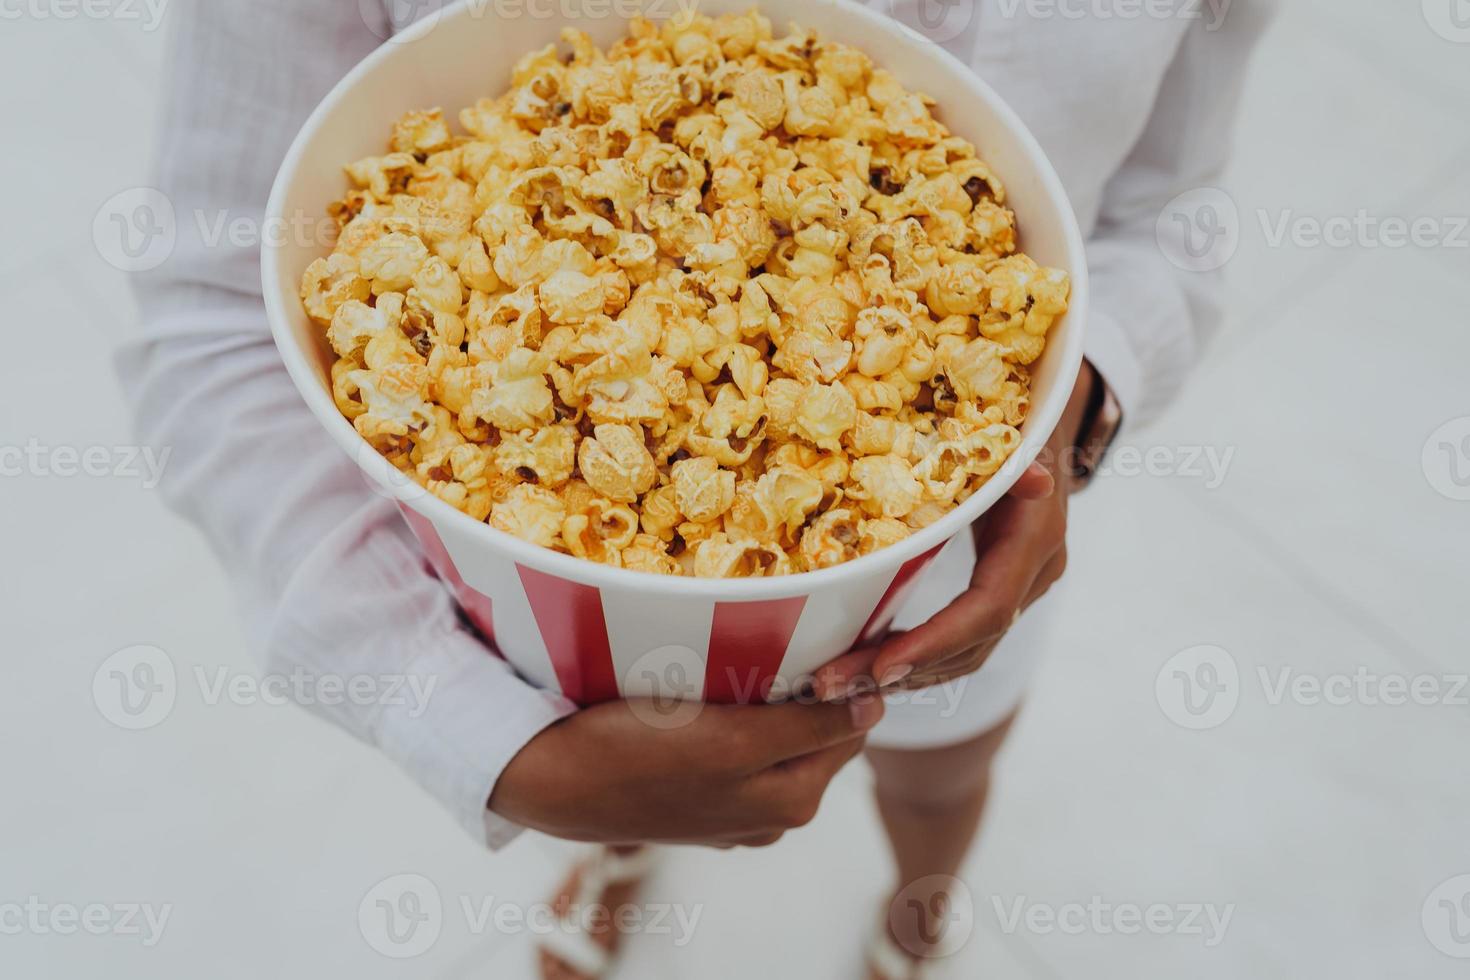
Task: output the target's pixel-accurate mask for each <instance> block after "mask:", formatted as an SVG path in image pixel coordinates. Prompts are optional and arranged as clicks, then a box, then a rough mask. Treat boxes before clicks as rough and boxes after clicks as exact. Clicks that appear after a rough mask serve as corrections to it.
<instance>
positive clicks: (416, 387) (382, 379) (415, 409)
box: [352, 363, 430, 432]
mask: <svg viewBox="0 0 1470 980" xmlns="http://www.w3.org/2000/svg"><path fill="white" fill-rule="evenodd" d="M352 381H353V383H354V384H356V385H357V388H358V392H359V395H360V397H361V398H362V403H363V404H364V405H366V406H367V412H366V413H365V414H366V415H367V416H370V417H371V420H372V421H373V422H374V423H379V424H382V425H383V426H384V431H392V432H407V431H408V428H409V427H410V426H417V425H421V424H422V423H424V422H427V421H428V420H429V417H430V416H429V406H428V403H427V399H428V396H429V369H428V367H427V366H425V365H423V364H412V363H397V364H390V365H388V366H387V367H384V368H382V369H380V370H377V371H358V372H357V373H356V374H355V375H354V376H353V379H352ZM359 421H360V419H359Z"/></svg>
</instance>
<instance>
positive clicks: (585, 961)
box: [537, 847, 661, 977]
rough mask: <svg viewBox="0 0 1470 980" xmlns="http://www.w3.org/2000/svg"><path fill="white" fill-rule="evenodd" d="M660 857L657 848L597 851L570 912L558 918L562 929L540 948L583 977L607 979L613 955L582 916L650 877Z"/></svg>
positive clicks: (580, 878) (543, 938)
mask: <svg viewBox="0 0 1470 980" xmlns="http://www.w3.org/2000/svg"><path fill="white" fill-rule="evenodd" d="M660 857H661V854H660V852H659V851H658V850H657V849H656V848H653V847H640V848H638V849H637V850H636V851H630V852H628V853H625V854H619V853H618V852H617V851H614V850H613V849H612V848H610V847H599V848H597V850H596V851H594V852H593V853H592V854H590V855H588V857H587V858H586V860H584V861H583V862H582V865H581V867H580V868H579V870H578V874H577V889H576V891H575V892H574V893H573V894H572V896H571V902H570V903H569V905H568V909H567V911H566V912H565V913H563V914H562V915H560V916H558V917H557V926H558V927H559V928H557V929H556V930H555V931H554V932H550V933H548V934H547V935H545V936H541V937H540V938H539V940H538V942H537V945H538V946H540V947H541V949H543V950H545V951H546V952H548V953H550V954H551V955H552V956H553V957H555V958H556V959H558V960H560V961H561V962H563V963H565V964H566V965H567V966H569V967H571V968H572V969H573V970H575V971H576V972H577V973H580V974H582V975H583V976H588V977H601V976H603V975H604V974H605V973H607V971H608V968H609V967H610V966H611V965H612V960H613V954H612V953H611V952H610V951H609V950H608V949H607V948H605V947H604V946H603V945H602V944H601V943H599V942H598V941H597V940H595V939H593V938H592V935H591V933H589V932H588V931H587V930H586V929H585V928H584V927H583V923H582V922H581V921H579V916H583V915H585V914H586V912H587V909H588V908H589V907H591V906H592V905H594V904H598V903H600V902H601V901H602V896H603V893H604V892H606V891H607V890H608V888H610V887H612V886H614V885H626V884H631V883H633V882H635V881H641V880H642V879H643V878H645V877H647V876H648V874H649V873H650V872H651V871H652V870H653V869H654V867H655V866H656V865H657V864H658V862H659V859H660Z"/></svg>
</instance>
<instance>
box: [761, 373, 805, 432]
mask: <svg viewBox="0 0 1470 980" xmlns="http://www.w3.org/2000/svg"><path fill="white" fill-rule="evenodd" d="M805 388H806V386H805V385H804V384H802V383H801V382H800V381H797V380H796V379H795V378H772V379H771V380H770V381H769V382H767V384H766V387H765V390H764V391H763V392H762V396H761V400H762V401H764V402H765V404H766V437H767V438H768V439H774V440H785V439H787V438H789V437H790V435H791V433H792V430H793V427H794V426H795V425H796V410H797V406H798V405H799V404H800V403H801V395H802V392H803V391H804V390H805Z"/></svg>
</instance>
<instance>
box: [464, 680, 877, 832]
mask: <svg viewBox="0 0 1470 980" xmlns="http://www.w3.org/2000/svg"><path fill="white" fill-rule="evenodd" d="M639 714H640V712H639V711H638V708H637V707H636V706H630V705H629V703H628V702H625V701H612V702H608V703H607V704H600V705H596V706H595V707H592V708H588V709H586V710H585V711H580V712H578V713H576V714H574V715H571V716H569V717H567V718H565V719H563V720H562V721H560V722H557V723H556V724H554V725H552V726H551V727H549V728H547V729H546V730H545V731H543V732H541V733H540V734H539V735H537V736H536V737H535V738H533V739H531V741H530V742H529V743H527V744H526V746H525V748H523V749H522V750H521V751H520V753H519V754H517V755H516V757H515V758H513V759H512V760H511V761H510V764H509V765H508V766H506V768H505V771H504V772H502V773H501V775H500V780H499V781H498V782H497V783H496V786H495V791H494V792H493V793H492V794H491V796H490V809H491V810H493V811H495V812H496V813H497V814H499V815H500V816H502V817H505V818H506V819H508V820H512V821H514V822H516V823H518V824H521V825H522V826H526V827H530V828H533V829H535V830H539V831H542V832H543V833H547V834H550V835H552V836H554V837H562V838H566V839H568V840H580V841H597V842H601V843H610V844H632V843H645V842H666V843H683V844H706V845H712V846H716V847H730V846H753V847H759V846H765V845H767V844H773V843H775V842H776V841H777V840H779V839H780V838H781V835H782V834H784V833H785V832H786V831H788V830H791V829H793V828H795V827H800V826H803V825H805V824H807V823H809V822H810V821H811V819H812V818H813V817H814V816H816V813H817V806H818V805H819V804H820V803H821V800H822V795H823V794H824V793H825V792H826V790H827V784H828V783H829V782H831V781H832V777H833V776H835V775H836V774H837V772H838V770H840V769H841V768H842V767H843V766H844V765H846V764H847V762H848V761H849V760H851V759H852V757H853V756H855V755H857V754H858V753H859V752H860V751H862V748H863V743H864V742H865V740H866V737H867V733H868V731H869V730H870V729H872V727H873V726H874V725H876V724H877V723H878V721H879V719H881V718H882V717H883V702H882V700H881V699H880V698H877V697H873V696H868V697H864V698H859V699H857V700H854V701H851V702H849V703H846V704H797V703H786V704H769V705H768V704H756V705H715V704H709V705H704V706H703V707H702V709H701V710H700V712H699V714H698V716H697V717H695V718H694V719H693V720H692V721H691V722H690V723H689V724H688V725H686V726H684V727H682V728H679V729H676V730H660V729H658V728H655V727H652V726H650V725H648V724H647V723H646V722H645V721H643V720H642V719H641V718H640V717H639ZM645 717H646V713H645Z"/></svg>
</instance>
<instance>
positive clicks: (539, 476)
mask: <svg viewBox="0 0 1470 980" xmlns="http://www.w3.org/2000/svg"><path fill="white" fill-rule="evenodd" d="M576 460H577V430H576V429H574V428H573V427H572V426H570V425H552V426H547V427H546V428H544V429H535V430H527V431H524V432H513V433H509V434H507V435H505V436H502V437H501V440H500V445H499V446H497V447H496V448H495V461H496V464H497V465H498V466H499V467H500V468H501V469H502V470H503V471H505V472H506V473H507V474H511V475H513V476H515V477H516V478H517V479H519V480H523V481H525V482H526V483H535V484H537V485H539V486H543V487H546V488H548V489H553V490H554V489H556V488H557V487H559V486H561V485H562V484H564V483H566V482H567V480H569V479H571V476H572V470H573V469H574V468H575V466H576Z"/></svg>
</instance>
